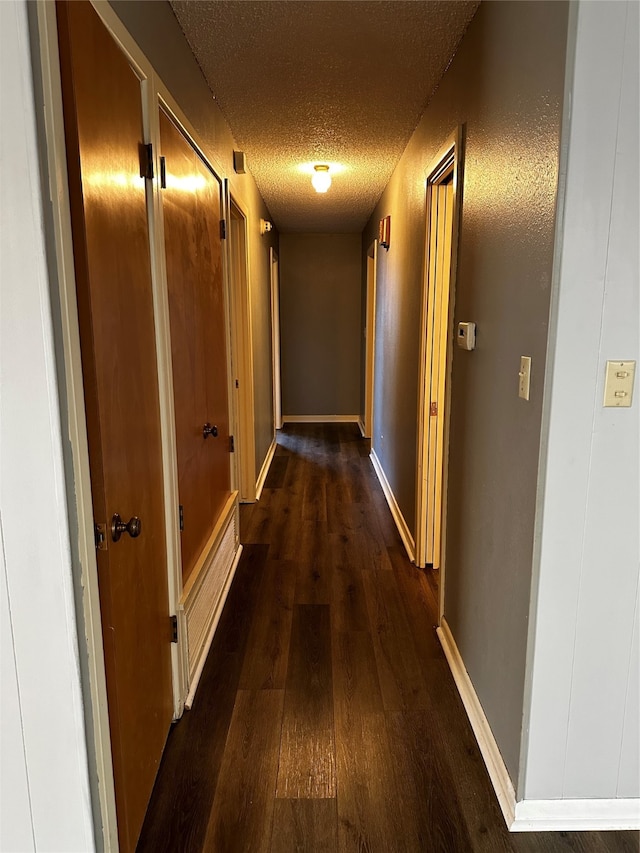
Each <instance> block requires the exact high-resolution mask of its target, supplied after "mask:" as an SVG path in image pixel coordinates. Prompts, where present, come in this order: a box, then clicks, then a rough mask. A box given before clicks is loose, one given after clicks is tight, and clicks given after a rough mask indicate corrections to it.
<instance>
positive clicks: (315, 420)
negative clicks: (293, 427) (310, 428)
mask: <svg viewBox="0 0 640 853" xmlns="http://www.w3.org/2000/svg"><path fill="white" fill-rule="evenodd" d="M282 423H283V424H357V423H360V415H283V416H282Z"/></svg>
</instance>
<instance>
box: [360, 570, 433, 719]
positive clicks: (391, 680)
mask: <svg viewBox="0 0 640 853" xmlns="http://www.w3.org/2000/svg"><path fill="white" fill-rule="evenodd" d="M363 583H364V589H365V595H366V597H367V605H368V609H369V619H370V622H371V634H372V637H373V646H374V649H375V653H376V664H377V667H378V674H379V676H380V686H381V688H382V696H383V700H384V707H385V710H387V711H392V710H417V709H421V708H428V707H429V704H430V703H429V693H428V691H427V687H426V684H425V681H424V678H423V675H422V670H421V667H420V661H419V659H418V655H417V652H416V649H415V645H414V643H413V638H412V636H411V631H410V629H409V625H408V622H407V617H406V614H405V610H404V607H403V604H402V600H401V598H400V594H399V592H398V587H397V585H396V581H395V578H394V576H393V573H392V572H364V573H363Z"/></svg>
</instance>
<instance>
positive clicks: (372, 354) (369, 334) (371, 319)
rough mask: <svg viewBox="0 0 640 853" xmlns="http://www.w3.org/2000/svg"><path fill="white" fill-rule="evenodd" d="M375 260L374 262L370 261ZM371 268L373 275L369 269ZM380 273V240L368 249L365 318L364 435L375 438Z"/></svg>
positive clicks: (375, 241)
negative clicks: (377, 296)
mask: <svg viewBox="0 0 640 853" xmlns="http://www.w3.org/2000/svg"><path fill="white" fill-rule="evenodd" d="M370 261H373V263H372V264H370V263H369V262H370ZM370 270H371V275H369V271H370ZM377 274H378V241H377V240H374V241H373V243H372V244H371V245H370V246H369V250H368V251H367V304H366V319H365V323H366V326H365V334H366V339H365V340H366V344H365V347H366V348H365V379H364V424H363V426H364V437H365V438H373V406H374V390H375V360H376V279H377Z"/></svg>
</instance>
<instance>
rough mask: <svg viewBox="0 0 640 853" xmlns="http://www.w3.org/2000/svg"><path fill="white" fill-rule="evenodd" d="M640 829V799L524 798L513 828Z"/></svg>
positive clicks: (558, 829) (550, 829) (516, 814)
mask: <svg viewBox="0 0 640 853" xmlns="http://www.w3.org/2000/svg"><path fill="white" fill-rule="evenodd" d="M634 829H640V799H623V798H620V799H615V800H595V799H588V800H587V799H584V800H583V799H580V800H521V801H520V802H519V803H516V809H515V820H514V822H513V823H512V824H511V826H510V827H509V830H510V831H511V832H548V831H554V830H555V831H560V830H562V831H565V832H571V831H581V830H591V831H603V830H634Z"/></svg>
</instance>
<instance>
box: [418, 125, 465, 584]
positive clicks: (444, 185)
mask: <svg viewBox="0 0 640 853" xmlns="http://www.w3.org/2000/svg"><path fill="white" fill-rule="evenodd" d="M458 140H459V136H458V135H456V137H455V138H453V139H451V140H450V142H449V143H448V145H447V146H446V148H445V149H444V151H443V152H442V153H441V154H440V155H439V157H438V158H437V160H436V161H435V163H434V165H433V166H432V168H431V169H430V170H429V173H428V176H427V182H426V207H427V232H426V247H425V275H424V291H423V298H422V324H421V329H422V336H421V348H420V386H419V410H418V488H417V523H416V532H417V537H416V539H417V541H416V564H417V565H418V566H431V567H432V568H433V569H443V568H444V536H445V527H446V485H447V459H448V422H449V384H450V383H449V380H450V374H451V361H452V346H453V335H452V323H453V304H454V296H455V266H456V263H455V262H456V255H457V232H458V229H457V221H458V212H459V198H458V193H459V190H460V181H459V147H460V146H459V141H458ZM440 586H441V588H442V587H443V582H442V580H441V584H440Z"/></svg>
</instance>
